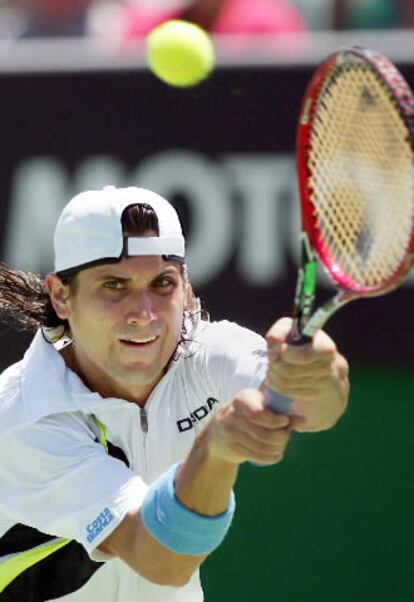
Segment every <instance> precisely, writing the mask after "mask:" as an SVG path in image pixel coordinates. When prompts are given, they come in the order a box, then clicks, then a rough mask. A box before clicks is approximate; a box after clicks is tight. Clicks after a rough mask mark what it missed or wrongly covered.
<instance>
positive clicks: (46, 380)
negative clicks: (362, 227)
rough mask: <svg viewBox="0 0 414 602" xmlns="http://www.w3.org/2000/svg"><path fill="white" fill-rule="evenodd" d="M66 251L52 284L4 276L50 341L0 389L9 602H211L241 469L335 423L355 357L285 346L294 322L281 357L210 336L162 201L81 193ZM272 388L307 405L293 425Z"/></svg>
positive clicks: (26, 323)
mask: <svg viewBox="0 0 414 602" xmlns="http://www.w3.org/2000/svg"><path fill="white" fill-rule="evenodd" d="M54 246H55V271H54V273H51V274H48V275H47V277H46V279H45V282H43V281H42V280H41V279H40V278H38V277H37V276H34V275H33V274H26V273H24V272H16V271H12V270H9V269H7V268H6V267H4V266H3V268H2V272H1V274H0V277H1V284H2V287H1V290H2V298H1V299H0V302H1V306H2V307H3V318H8V319H10V318H13V319H14V321H15V322H17V323H18V324H20V326H23V327H26V328H27V327H33V328H35V329H37V332H36V335H35V337H34V340H33V342H32V344H31V345H30V347H29V349H28V350H27V352H26V354H25V356H24V358H23V360H22V361H20V362H19V363H17V364H15V365H13V366H11V367H10V368H8V369H7V370H6V371H5V372H4V373H3V374H2V375H1V377H0V592H1V594H0V598H1V600H2V602H21V601H23V600H24V602H38V601H39V602H40V601H44V600H55V599H59V600H63V601H68V602H69V601H73V602H75V601H76V602H90V601H91V600H99V602H121V601H122V602H130V601H131V600H139V601H140V602H162V601H169V602H171V601H175V600H176V601H180V602H199V601H201V600H202V599H203V594H202V589H201V586H200V581H199V575H198V567H199V565H200V564H201V563H202V562H203V560H204V559H205V558H206V557H207V556H208V555H209V554H210V553H211V552H212V551H213V550H214V549H215V548H216V547H217V546H219V545H220V543H221V541H222V540H223V538H224V537H225V535H226V533H227V531H228V529H229V526H230V524H231V520H232V516H233V513H234V509H235V500H234V494H233V492H232V489H233V486H234V483H235V481H236V478H237V471H238V468H239V466H240V464H242V463H243V462H246V461H249V462H253V463H258V464H265V465H271V464H275V463H277V462H279V461H280V460H281V459H282V457H283V454H284V451H285V449H286V446H287V444H288V440H289V434H290V432H291V430H292V429H296V430H299V431H317V430H322V429H327V428H330V427H332V426H333V425H334V424H335V423H336V422H337V420H338V419H339V418H340V416H341V415H342V413H343V412H344V409H345V406H346V403H347V397H348V379H347V373H348V369H347V364H346V361H345V360H344V358H343V357H342V356H341V355H340V354H339V353H338V352H337V351H336V348H335V345H334V343H333V341H332V340H331V339H330V338H329V337H328V336H327V335H326V334H325V333H323V332H319V333H318V334H317V335H316V337H315V339H314V341H313V343H312V344H309V345H307V346H305V347H302V348H291V347H288V346H287V345H286V343H285V342H284V341H285V339H286V336H287V333H288V330H289V324H290V322H289V320H287V319H286V320H281V321H279V322H277V323H276V324H275V325H274V326H273V327H272V328H271V329H270V331H269V333H268V336H267V343H266V341H265V340H264V339H262V338H261V337H260V336H258V335H257V334H255V333H253V332H250V331H248V330H246V329H245V328H242V327H241V326H239V325H237V324H234V323H231V322H227V321H222V322H209V321H208V319H206V318H207V316H205V315H203V312H201V311H200V305H199V302H198V300H197V298H196V297H195V295H194V293H193V290H192V288H191V285H190V282H189V279H188V273H187V268H186V264H185V249H184V238H183V235H182V230H181V226H180V222H179V218H178V216H177V214H176V212H175V210H174V208H173V207H172V206H171V205H170V204H169V203H168V202H167V201H166V200H165V199H163V198H162V197H160V196H158V195H156V194H154V193H152V192H150V191H147V190H143V189H139V188H126V189H116V188H114V187H107V188H105V189H104V190H101V191H89V192H84V193H81V194H79V195H77V196H76V197H75V198H74V199H72V200H71V201H70V202H69V204H68V205H67V206H66V208H65V209H64V210H63V213H62V215H61V217H60V219H59V221H58V224H57V226H56V230H55V239H54ZM268 348H269V349H268ZM266 386H270V387H272V388H274V389H276V390H278V391H280V392H282V393H284V394H286V395H289V396H291V397H293V398H294V400H295V401H294V402H293V404H292V412H291V415H290V416H283V415H277V414H274V413H272V412H271V411H270V410H268V409H266V407H265V406H264V403H263V401H264V391H265V388H266ZM299 400H300V401H299ZM272 478H274V474H273V475H272Z"/></svg>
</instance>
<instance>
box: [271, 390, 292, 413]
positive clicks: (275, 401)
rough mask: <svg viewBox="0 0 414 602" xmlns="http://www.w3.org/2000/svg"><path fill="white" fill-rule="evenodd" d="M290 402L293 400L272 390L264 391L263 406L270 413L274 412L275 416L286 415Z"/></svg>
mask: <svg viewBox="0 0 414 602" xmlns="http://www.w3.org/2000/svg"><path fill="white" fill-rule="evenodd" d="M292 401H293V400H292V398H291V397H287V396H286V395H282V394H281V393H278V392H277V391H275V390H274V389H267V390H266V393H265V401H264V404H265V406H266V407H267V408H269V410H272V412H274V413H275V414H287V413H288V411H289V409H290V405H291V403H292Z"/></svg>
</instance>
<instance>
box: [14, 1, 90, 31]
mask: <svg viewBox="0 0 414 602" xmlns="http://www.w3.org/2000/svg"><path fill="white" fill-rule="evenodd" d="M93 4H94V0H15V6H16V8H17V9H19V10H20V11H21V27H20V31H19V32H18V34H17V37H19V38H45V37H79V36H84V35H86V34H87V33H88V17H89V10H90V8H91V6H92V5H93Z"/></svg>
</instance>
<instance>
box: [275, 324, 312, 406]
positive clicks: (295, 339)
mask: <svg viewBox="0 0 414 602" xmlns="http://www.w3.org/2000/svg"><path fill="white" fill-rule="evenodd" d="M311 341H312V337H308V336H307V335H306V334H302V333H301V332H300V331H299V330H298V329H297V328H294V329H293V330H292V331H291V332H290V333H289V335H288V338H287V342H288V344H289V345H294V346H296V347H298V346H300V345H306V344H307V343H310V342H311ZM292 401H293V400H292V398H291V397H287V396H286V395H282V394H281V393H278V392H277V391H275V390H274V389H267V390H266V393H265V402H264V403H265V406H266V407H267V408H269V410H272V412H275V414H287V413H288V412H289V410H290V405H291V403H292Z"/></svg>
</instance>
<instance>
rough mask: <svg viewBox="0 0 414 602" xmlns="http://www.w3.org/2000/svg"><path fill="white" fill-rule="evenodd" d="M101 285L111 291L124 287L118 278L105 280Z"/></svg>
mask: <svg viewBox="0 0 414 602" xmlns="http://www.w3.org/2000/svg"><path fill="white" fill-rule="evenodd" d="M102 286H103V287H104V288H106V289H109V290H111V291H121V290H123V289H124V288H125V284H124V283H123V282H121V281H120V280H105V282H104V283H103V284H102Z"/></svg>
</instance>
